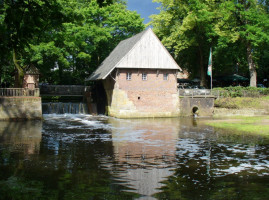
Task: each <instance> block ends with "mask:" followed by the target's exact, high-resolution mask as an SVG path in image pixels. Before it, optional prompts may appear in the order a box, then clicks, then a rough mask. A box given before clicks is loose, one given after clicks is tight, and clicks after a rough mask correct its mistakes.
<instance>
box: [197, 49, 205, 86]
mask: <svg viewBox="0 0 269 200" xmlns="http://www.w3.org/2000/svg"><path fill="white" fill-rule="evenodd" d="M199 58H200V59H199V63H200V85H201V86H204V87H206V86H207V82H206V70H205V67H204V58H203V51H202V48H201V47H200V46H199Z"/></svg>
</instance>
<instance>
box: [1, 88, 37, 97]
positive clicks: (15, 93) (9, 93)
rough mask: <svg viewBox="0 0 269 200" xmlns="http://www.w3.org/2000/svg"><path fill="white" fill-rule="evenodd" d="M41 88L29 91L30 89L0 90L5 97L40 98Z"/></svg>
mask: <svg viewBox="0 0 269 200" xmlns="http://www.w3.org/2000/svg"><path fill="white" fill-rule="evenodd" d="M39 95H40V92H39V88H36V89H33V90H32V89H28V88H0V96H4V97H23V96H33V97H39Z"/></svg>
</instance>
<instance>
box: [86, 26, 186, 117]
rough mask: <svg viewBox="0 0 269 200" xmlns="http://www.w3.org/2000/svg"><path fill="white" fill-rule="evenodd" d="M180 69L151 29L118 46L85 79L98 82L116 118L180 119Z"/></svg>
mask: <svg viewBox="0 0 269 200" xmlns="http://www.w3.org/2000/svg"><path fill="white" fill-rule="evenodd" d="M179 71H181V69H180V67H179V66H178V65H177V63H176V62H175V61H174V59H173V58H172V56H171V55H170V54H169V52H168V51H167V50H166V48H165V47H164V46H163V45H162V43H161V42H160V40H159V39H158V38H157V36H156V35H155V34H154V33H153V31H152V30H151V29H147V30H145V31H143V32H141V33H139V34H137V35H135V36H133V37H131V38H129V39H126V40H124V41H122V42H120V43H119V45H118V46H117V47H116V48H115V49H114V50H113V51H112V52H111V54H110V55H109V56H108V57H107V58H106V59H105V60H104V61H103V63H102V64H101V65H100V66H99V67H98V68H97V70H96V71H95V72H94V73H93V74H92V75H91V76H90V77H89V78H88V79H87V80H88V81H101V82H102V84H103V87H104V89H105V93H106V98H107V111H108V114H109V115H110V116H114V117H118V118H140V117H175V116H179V98H178V93H177V73H178V72H179Z"/></svg>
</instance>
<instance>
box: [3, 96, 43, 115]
mask: <svg viewBox="0 0 269 200" xmlns="http://www.w3.org/2000/svg"><path fill="white" fill-rule="evenodd" d="M35 119H42V107H41V98H40V97H0V120H35Z"/></svg>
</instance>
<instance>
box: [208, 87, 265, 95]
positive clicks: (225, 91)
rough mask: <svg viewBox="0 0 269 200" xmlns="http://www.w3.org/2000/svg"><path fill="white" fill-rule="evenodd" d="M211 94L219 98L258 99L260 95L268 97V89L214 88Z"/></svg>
mask: <svg viewBox="0 0 269 200" xmlns="http://www.w3.org/2000/svg"><path fill="white" fill-rule="evenodd" d="M213 92H214V94H215V95H217V96H221V97H259V96H261V95H269V88H256V87H241V86H237V87H224V88H214V89H213Z"/></svg>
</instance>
